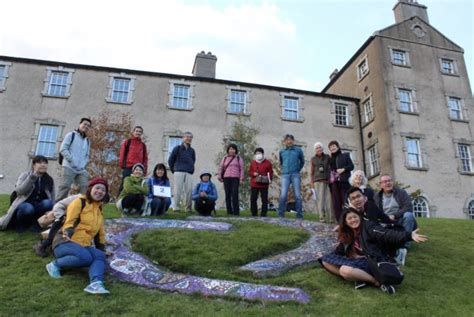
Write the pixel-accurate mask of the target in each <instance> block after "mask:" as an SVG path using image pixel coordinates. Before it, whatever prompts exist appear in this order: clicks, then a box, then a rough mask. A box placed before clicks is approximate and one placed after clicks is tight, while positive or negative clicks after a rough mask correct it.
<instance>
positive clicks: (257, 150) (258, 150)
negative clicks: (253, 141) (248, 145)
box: [253, 147, 265, 154]
mask: <svg viewBox="0 0 474 317" xmlns="http://www.w3.org/2000/svg"><path fill="white" fill-rule="evenodd" d="M257 153H262V154H265V152H264V151H263V148H261V147H258V148H256V149H255V151H253V154H257Z"/></svg>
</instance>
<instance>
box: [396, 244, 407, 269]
mask: <svg viewBox="0 0 474 317" xmlns="http://www.w3.org/2000/svg"><path fill="white" fill-rule="evenodd" d="M406 258H407V249H405V248H400V249H398V250H397V255H396V257H395V261H396V262H397V264H398V265H399V266H403V265H405V260H406Z"/></svg>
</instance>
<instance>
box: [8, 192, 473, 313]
mask: <svg viewBox="0 0 474 317" xmlns="http://www.w3.org/2000/svg"><path fill="white" fill-rule="evenodd" d="M7 205H8V198H7V197H6V196H5V195H3V196H0V211H1V212H4V211H5V210H6V209H7ZM105 215H106V217H108V218H112V217H118V216H119V214H118V213H117V212H116V211H115V209H114V207H113V206H107V208H105ZM219 215H224V213H222V212H221V213H219ZM185 216H186V215H185V214H178V215H174V214H172V215H169V216H166V217H167V218H185ZM310 218H312V217H310ZM235 224H236V227H237V228H236V229H235V230H233V231H232V232H228V233H216V232H197V231H196V232H195V231H187V230H171V229H167V230H158V231H149V232H144V233H142V234H139V235H138V236H137V237H136V239H135V240H134V245H135V248H136V249H137V250H140V251H141V252H143V254H145V255H146V256H148V257H150V258H151V259H153V260H155V261H158V262H159V263H160V264H162V265H165V266H167V267H168V268H172V269H173V270H176V271H179V272H184V273H187V272H189V273H192V274H198V275H203V276H208V277H213V278H226V279H235V280H241V281H247V282H255V283H268V284H275V285H283V286H289V287H299V288H302V289H303V290H304V291H306V292H308V293H309V294H310V295H311V302H310V303H309V304H306V305H302V304H296V303H263V302H246V301H239V300H232V299H223V298H207V297H203V296H200V295H193V296H188V295H179V294H174V293H167V292H161V291H156V290H147V289H144V288H141V287H138V286H134V285H130V284H127V283H123V282H120V281H118V280H116V279H114V278H111V277H107V281H106V285H107V286H108V288H109V289H110V291H111V292H112V295H110V296H107V297H101V296H91V295H88V294H86V293H84V292H83V291H82V289H83V288H84V287H85V285H86V284H87V274H86V273H85V272H83V271H69V272H67V273H66V274H64V276H63V278H61V279H59V280H53V279H51V278H49V276H48V275H47V273H46V271H45V268H44V266H45V265H46V263H48V262H49V261H50V260H51V259H50V258H48V259H42V258H39V257H37V256H35V255H34V254H33V252H32V249H31V247H32V245H33V244H34V243H35V242H36V241H37V235H36V234H33V233H25V234H17V233H15V232H12V231H8V232H0V281H1V282H0V299H1V305H0V316H25V315H28V316H30V315H32V316H34V315H40V316H45V315H50V316H56V315H68V316H71V315H105V314H107V315H128V316H137V315H140V316H156V315H159V316H182V315H195V316H216V315H218V316H235V315H245V316H316V315H318V316H367V315H372V316H447V315H449V316H473V314H474V313H473V312H474V298H473V296H472V290H473V285H474V282H473V281H474V265H473V263H474V222H471V221H467V220H451V219H420V221H419V224H420V227H421V228H422V231H423V233H426V234H428V235H429V238H430V241H429V242H428V243H425V244H417V245H415V246H414V247H413V248H412V249H411V251H410V252H409V254H408V258H407V265H406V267H404V269H403V271H404V272H405V274H406V277H405V281H404V282H403V284H402V285H401V286H400V287H398V288H397V294H396V295H395V296H392V297H389V296H387V295H385V294H382V293H381V292H380V291H379V290H378V289H375V288H365V289H362V290H358V291H356V290H354V289H353V286H352V284H351V283H348V282H344V281H342V280H341V279H339V278H337V277H335V276H332V275H330V274H328V273H326V272H325V271H323V270H322V269H320V268H314V267H305V268H299V269H296V270H293V271H291V272H288V273H287V274H284V275H282V276H280V277H276V278H268V279H254V278H252V277H251V276H250V275H248V274H242V273H240V272H238V271H236V270H235V269H236V267H238V266H239V265H241V264H242V263H246V262H249V261H251V260H256V259H258V258H259V257H262V256H266V255H270V254H274V253H277V252H281V251H283V250H287V249H291V248H292V247H294V246H295V245H297V244H298V243H300V242H301V241H302V240H304V239H305V235H306V234H305V233H304V232H301V231H299V230H296V229H290V228H284V227H275V226H271V225H267V224H260V223H252V222H249V223H240V222H235Z"/></svg>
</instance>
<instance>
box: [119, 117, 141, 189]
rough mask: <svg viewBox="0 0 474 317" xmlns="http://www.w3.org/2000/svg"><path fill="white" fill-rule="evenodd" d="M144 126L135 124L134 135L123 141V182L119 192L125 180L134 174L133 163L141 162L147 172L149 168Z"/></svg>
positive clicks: (120, 159)
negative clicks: (143, 137)
mask: <svg viewBox="0 0 474 317" xmlns="http://www.w3.org/2000/svg"><path fill="white" fill-rule="evenodd" d="M142 135H143V128H142V127H141V126H138V125H137V126H135V127H134V128H133V131H132V136H131V138H129V139H126V140H124V141H123V142H122V145H121V146H120V157H119V164H120V168H121V169H122V183H121V184H120V189H119V193H120V192H121V191H122V189H123V180H124V179H125V177H127V176H130V174H132V167H133V165H135V164H137V163H140V164H143V167H145V174H146V173H147V170H148V153H147V148H146V144H145V143H143V141H142Z"/></svg>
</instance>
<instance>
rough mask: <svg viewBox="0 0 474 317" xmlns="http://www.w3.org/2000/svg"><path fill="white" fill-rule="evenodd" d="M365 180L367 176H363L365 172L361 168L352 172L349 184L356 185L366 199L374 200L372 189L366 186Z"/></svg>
mask: <svg viewBox="0 0 474 317" xmlns="http://www.w3.org/2000/svg"><path fill="white" fill-rule="evenodd" d="M367 182H368V181H367V177H365V173H364V171H362V170H356V171H354V172H352V175H351V177H349V184H350V185H351V186H352V187H358V188H359V189H360V192H361V193H362V194H364V196H365V197H367V199H369V200H370V201H374V195H375V194H374V191H373V190H372V188H370V187H367Z"/></svg>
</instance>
